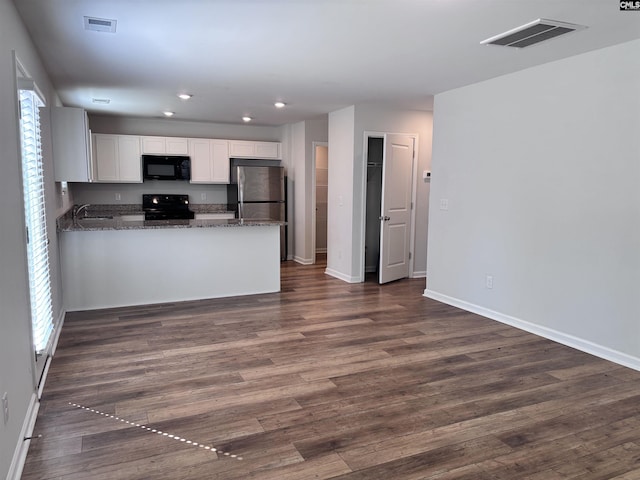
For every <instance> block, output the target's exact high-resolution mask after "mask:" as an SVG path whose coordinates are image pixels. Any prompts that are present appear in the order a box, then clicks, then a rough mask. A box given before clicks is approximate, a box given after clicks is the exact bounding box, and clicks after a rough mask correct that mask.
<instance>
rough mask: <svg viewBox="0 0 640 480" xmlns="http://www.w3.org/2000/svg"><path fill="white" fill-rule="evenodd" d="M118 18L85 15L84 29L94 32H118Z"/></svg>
mask: <svg viewBox="0 0 640 480" xmlns="http://www.w3.org/2000/svg"><path fill="white" fill-rule="evenodd" d="M116 23H118V22H117V21H116V20H111V19H108V18H95V17H84V29H85V30H93V31H94V32H110V33H115V32H116Z"/></svg>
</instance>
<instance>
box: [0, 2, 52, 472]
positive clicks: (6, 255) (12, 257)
mask: <svg viewBox="0 0 640 480" xmlns="http://www.w3.org/2000/svg"><path fill="white" fill-rule="evenodd" d="M12 50H15V51H16V52H17V54H18V57H19V58H20V60H21V61H22V63H23V65H24V66H25V67H26V69H27V70H28V72H29V74H30V75H31V76H32V77H33V78H34V79H35V81H36V84H37V85H38V86H39V88H40V89H41V90H42V91H43V93H44V95H45V96H46V97H47V98H46V100H47V102H48V103H49V104H50V105H52V104H56V102H57V101H58V99H57V98H56V96H55V93H54V92H53V90H52V88H51V84H50V82H49V79H48V76H47V74H46V72H45V70H44V68H43V66H42V64H41V62H40V59H39V57H38V54H37V53H36V50H35V48H34V47H33V45H32V43H31V40H30V38H29V36H28V34H27V33H26V29H25V28H24V26H23V24H22V21H21V20H20V17H19V16H18V14H17V12H16V10H15V7H14V5H13V3H12V2H11V1H10V0H0V145H2V151H1V152H0V159H1V160H0V161H1V165H2V175H0V396H1V395H2V394H3V393H4V392H7V393H8V394H9V422H8V424H7V425H3V421H2V419H1V418H0V478H5V477H6V476H7V474H8V472H9V469H10V466H11V460H12V458H13V456H14V452H15V450H16V447H18V446H21V445H22V444H23V442H22V438H21V436H20V434H21V428H22V426H23V422H24V421H25V418H26V415H27V410H28V406H29V402H30V400H31V399H32V395H33V392H34V379H33V373H32V369H33V365H32V356H33V347H32V345H31V335H30V318H29V290H28V283H27V282H28V280H27V271H26V251H25V234H24V231H25V230H24V214H23V204H22V176H21V170H20V163H21V159H20V144H19V137H18V113H17V102H16V90H15V88H16V87H15V78H14V66H13V65H14V64H13V57H12ZM45 176H46V178H45V180H46V189H47V191H46V195H47V201H48V202H49V204H48V205H47V208H48V216H49V218H48V227H49V229H50V232H49V237H50V238H51V247H50V250H51V251H50V255H51V258H50V261H51V269H52V277H53V278H52V281H53V285H52V288H53V289H54V292H53V293H54V298H53V308H54V316H58V315H59V314H60V308H61V305H62V302H61V295H60V292H59V276H58V256H57V242H56V238H55V223H54V220H55V212H56V209H57V206H58V205H62V204H63V202H64V200H63V199H61V198H57V196H56V190H55V187H54V182H53V180H52V178H53V177H52V164H51V161H50V159H49V158H46V159H45ZM52 226H53V227H54V228H53V232H52V231H51V228H52Z"/></svg>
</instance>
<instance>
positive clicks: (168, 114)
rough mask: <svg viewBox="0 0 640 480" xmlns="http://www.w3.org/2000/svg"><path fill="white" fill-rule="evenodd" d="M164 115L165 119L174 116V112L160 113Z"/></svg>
mask: <svg viewBox="0 0 640 480" xmlns="http://www.w3.org/2000/svg"><path fill="white" fill-rule="evenodd" d="M162 113H163V114H164V116H165V117H173V116H174V115H175V112H169V111H167V112H162Z"/></svg>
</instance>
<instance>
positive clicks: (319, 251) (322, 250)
mask: <svg viewBox="0 0 640 480" xmlns="http://www.w3.org/2000/svg"><path fill="white" fill-rule="evenodd" d="M316 253H327V249H326V248H316Z"/></svg>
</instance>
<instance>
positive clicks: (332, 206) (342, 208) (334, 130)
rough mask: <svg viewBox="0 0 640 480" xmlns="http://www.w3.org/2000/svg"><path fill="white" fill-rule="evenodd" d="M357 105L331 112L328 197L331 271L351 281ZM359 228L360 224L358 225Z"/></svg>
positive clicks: (355, 276)
mask: <svg viewBox="0 0 640 480" xmlns="http://www.w3.org/2000/svg"><path fill="white" fill-rule="evenodd" d="M355 112H356V108H355V106H353V105H352V106H350V107H347V108H343V109H342V110H337V111H335V112H331V113H330V114H329V187H328V199H327V218H328V223H327V270H326V272H327V273H328V274H329V275H332V276H334V277H337V278H340V279H342V280H344V281H347V282H358V281H360V280H359V277H358V276H357V275H354V274H353V267H352V264H353V261H352V260H353V251H354V245H353V236H354V235H353V233H354V232H353V230H354V211H353V197H354V191H353V180H354V178H353V155H354V148H355V147H354V138H355V137H354V127H355ZM358 228H359V226H358Z"/></svg>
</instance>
